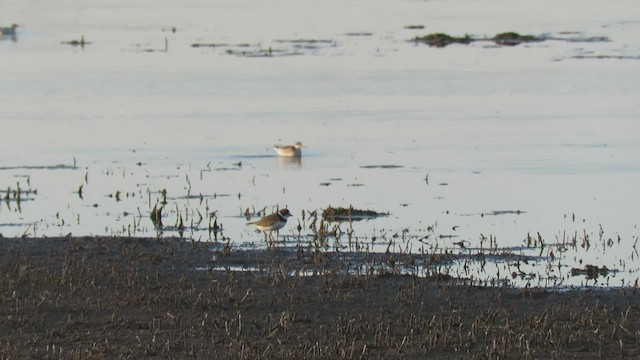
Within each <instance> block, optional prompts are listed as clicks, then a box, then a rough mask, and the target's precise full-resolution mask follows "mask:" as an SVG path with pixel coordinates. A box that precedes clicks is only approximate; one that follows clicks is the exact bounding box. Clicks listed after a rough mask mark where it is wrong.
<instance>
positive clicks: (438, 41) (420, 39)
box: [413, 33, 474, 47]
mask: <svg viewBox="0 0 640 360" xmlns="http://www.w3.org/2000/svg"><path fill="white" fill-rule="evenodd" d="M413 41H415V42H416V43H424V44H427V45H429V46H433V47H445V46H447V45H451V44H465V45H466V44H470V43H471V42H472V41H474V40H473V39H472V38H471V37H470V36H469V35H465V36H463V37H454V36H451V35H448V34H445V33H433V34H428V35H424V36H416V37H415V38H413Z"/></svg>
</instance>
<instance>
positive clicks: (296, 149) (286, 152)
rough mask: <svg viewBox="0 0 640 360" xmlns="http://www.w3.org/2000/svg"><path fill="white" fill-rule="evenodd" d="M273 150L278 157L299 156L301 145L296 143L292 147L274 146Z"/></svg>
mask: <svg viewBox="0 0 640 360" xmlns="http://www.w3.org/2000/svg"><path fill="white" fill-rule="evenodd" d="M273 149H274V150H275V151H276V152H277V153H278V155H279V156H301V155H302V143H301V142H300V141H298V142H297V143H295V144H293V145H274V146H273Z"/></svg>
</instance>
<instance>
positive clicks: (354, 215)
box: [322, 206, 389, 221]
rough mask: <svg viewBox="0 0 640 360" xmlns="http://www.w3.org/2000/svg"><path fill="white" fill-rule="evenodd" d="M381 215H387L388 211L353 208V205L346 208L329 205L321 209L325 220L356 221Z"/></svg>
mask: <svg viewBox="0 0 640 360" xmlns="http://www.w3.org/2000/svg"><path fill="white" fill-rule="evenodd" d="M381 216H389V213H380V212H377V211H373V210H359V209H354V208H353V206H349V207H348V208H343V207H339V208H334V207H331V206H329V207H328V208H326V209H324V210H323V211H322V218H323V219H324V220H326V221H358V220H365V219H375V218H377V217H381Z"/></svg>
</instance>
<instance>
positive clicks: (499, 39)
mask: <svg viewBox="0 0 640 360" xmlns="http://www.w3.org/2000/svg"><path fill="white" fill-rule="evenodd" d="M492 40H493V41H494V42H495V43H496V44H498V45H507V46H515V45H518V44H521V43H525V42H534V41H542V40H544V39H543V38H538V37H535V36H533V35H520V34H518V33H516V32H503V33H500V34H498V35H496V36H494V37H493V39H492Z"/></svg>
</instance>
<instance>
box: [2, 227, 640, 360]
mask: <svg viewBox="0 0 640 360" xmlns="http://www.w3.org/2000/svg"><path fill="white" fill-rule="evenodd" d="M323 256H325V257H326V259H325V260H323V262H322V263H321V264H322V266H323V269H324V271H323V275H322V276H313V275H309V276H300V275H295V274H294V275H291V274H292V270H293V269H295V268H299V266H300V261H303V262H304V261H307V260H305V259H308V258H309V257H308V254H306V255H303V254H296V253H292V252H290V251H289V252H287V251H280V250H264V251H255V252H253V253H236V252H234V251H226V250H225V248H224V247H220V248H218V249H217V250H212V244H211V243H202V242H189V241H185V240H180V239H173V238H164V239H141V238H105V237H78V238H74V237H69V238H44V239H7V238H3V239H0V259H1V261H0V276H1V277H0V303H1V304H2V306H1V307H0V339H1V341H0V358H3V359H9V358H77V359H79V358H82V359H100V358H116V357H122V358H234V359H243V358H244V359H259V358H283V359H287V358H289V359H299V358H302V357H306V358H398V357H401V358H416V359H417V358H425V357H439V358H487V357H490V358H570V357H579V358H601V357H602V358H611V357H617V358H619V357H637V356H639V355H640V309H639V306H640V298H639V294H638V293H637V290H636V289H633V288H626V289H598V290H590V289H582V290H570V291H561V292H559V291H550V290H543V289H513V288H499V287H475V286H460V285H455V284H452V283H451V282H450V281H442V279H435V278H418V277H413V276H399V275H394V274H386V275H379V274H377V275H367V274H364V275H347V274H344V273H343V272H340V271H339V270H340V269H338V268H336V269H335V272H332V271H331V269H332V266H338V265H337V264H342V262H341V261H332V257H333V256H334V255H332V254H325V255H323ZM243 257H244V259H245V260H246V261H249V262H255V263H260V264H261V265H260V269H261V270H259V271H258V270H256V271H230V270H224V269H225V268H229V266H231V264H235V263H242V258H243ZM250 257H252V258H251V259H250ZM225 264H226V265H225ZM309 266H312V265H311V264H310V265H309ZM216 269H219V270H216Z"/></svg>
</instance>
